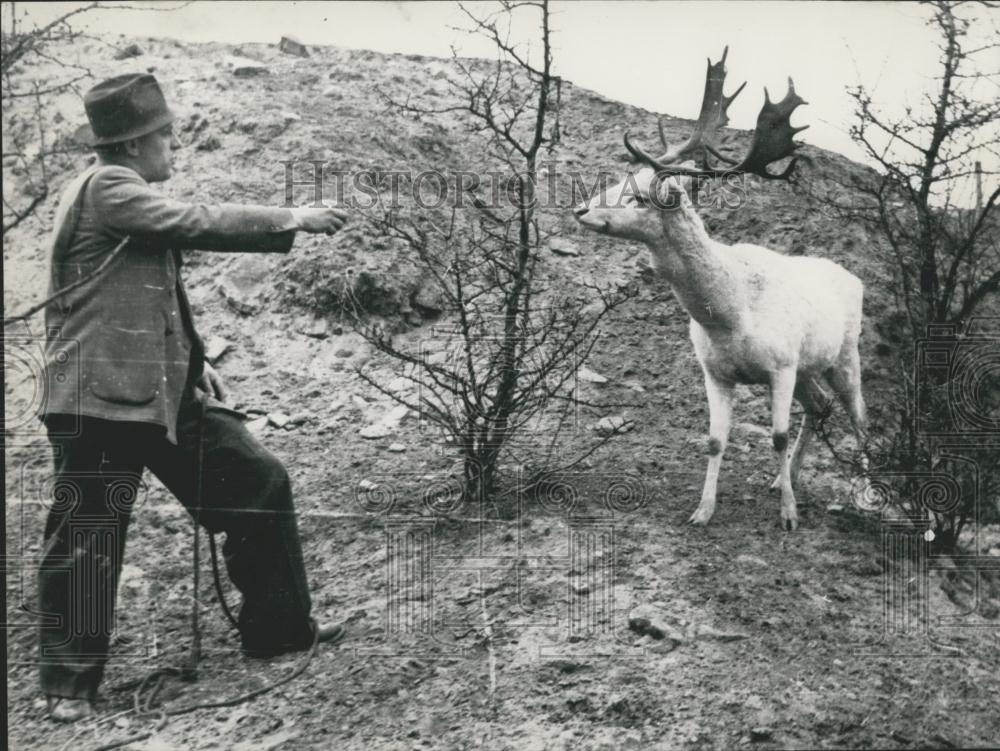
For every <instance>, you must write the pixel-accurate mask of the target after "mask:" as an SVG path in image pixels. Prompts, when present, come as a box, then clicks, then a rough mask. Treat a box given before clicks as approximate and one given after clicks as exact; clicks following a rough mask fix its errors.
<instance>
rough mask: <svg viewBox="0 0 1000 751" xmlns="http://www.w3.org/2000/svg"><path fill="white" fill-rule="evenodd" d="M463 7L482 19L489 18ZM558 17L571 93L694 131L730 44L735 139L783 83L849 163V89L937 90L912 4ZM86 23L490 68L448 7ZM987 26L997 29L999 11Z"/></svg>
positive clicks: (931, 49)
mask: <svg viewBox="0 0 1000 751" xmlns="http://www.w3.org/2000/svg"><path fill="white" fill-rule="evenodd" d="M76 5H79V4H74V3H39V4H34V3H32V4H23V3H18V4H17V9H18V10H17V12H18V15H19V16H20V14H21V13H26V14H27V16H28V20H29V22H44V21H45V20H46V19H51V18H53V17H56V16H57V15H59V14H60V13H61V12H65V11H66V10H67V9H69V8H72V7H75V6H76ZM129 5H130V6H131V7H133V8H135V7H143V6H154V5H155V7H158V8H168V7H171V6H173V5H176V4H174V3H157V4H153V3H144V2H141V0H140V1H139V2H136V0H132V1H131V2H129ZM4 6H8V7H5V8H4V11H5V14H7V15H9V13H10V8H9V4H8V3H4ZM468 7H469V8H470V9H471V10H472V11H473V12H476V13H480V14H482V13H485V12H488V11H489V10H490V9H492V7H493V6H492V4H489V3H477V2H473V3H470V4H469V5H468ZM552 13H553V24H552V25H553V31H554V35H553V47H554V65H555V69H556V72H557V73H558V74H559V75H561V76H563V77H564V78H566V79H568V80H569V81H571V82H573V83H574V84H576V85H578V86H583V87H585V88H588V89H592V90H594V91H597V92H599V93H600V94H602V95H604V96H607V97H610V98H612V99H617V100H620V101H623V102H626V103H628V104H632V105H636V106H640V107H643V108H645V109H648V110H651V111H654V112H661V113H665V114H670V115H675V116H678V117H687V118H691V119H694V118H695V117H697V114H698V107H699V104H700V99H701V93H702V88H703V86H704V72H705V70H704V69H705V59H706V57H709V56H710V57H711V58H712V59H713V60H716V59H718V57H719V55H720V54H721V52H722V49H723V47H724V46H726V45H729V57H728V60H727V65H728V69H729V76H728V79H727V80H728V82H729V87H728V89H727V93H728V91H729V90H732V89H734V88H735V87H736V86H737V85H738V84H739V83H741V82H742V81H744V80H746V81H747V82H748V85H747V88H746V90H744V92H743V93H742V94H741V95H740V96H739V98H738V99H737V100H736V102H735V103H734V104H733V105H732V107H731V108H730V111H729V114H730V124H731V125H732V126H733V127H737V128H746V129H749V128H752V127H753V125H754V122H755V119H756V116H757V112H758V111H759V109H760V106H761V104H762V102H763V92H762V87H764V86H766V87H768V90H769V91H770V93H771V96H772V99H775V100H776V99H779V98H780V97H781V96H783V95H784V91H785V86H786V80H787V78H788V76H791V77H793V78H794V80H795V87H796V90H797V91H798V93H799V94H800V95H801V96H802V97H803V98H805V99H806V100H807V101H808V102H809V105H808V106H805V107H801V108H799V109H798V110H797V111H796V113H795V115H794V116H793V124H796V125H800V124H809V125H810V129H809V130H807V131H805V132H804V133H802V134H801V135H800V136H799V138H800V139H801V140H804V141H806V142H808V143H812V144H814V145H817V146H820V147H823V148H826V149H830V150H832V151H836V152H839V153H842V154H845V155H846V156H848V157H850V158H852V159H856V160H861V159H862V154H861V152H860V150H859V149H858V148H857V147H856V146H855V145H854V144H853V143H852V142H851V139H850V137H849V135H848V128H849V126H850V124H851V121H852V117H851V113H852V103H851V100H850V99H849V98H848V97H847V94H846V90H847V88H848V87H850V86H854V85H857V84H859V83H860V84H864V85H865V86H866V87H867V88H868V89H869V91H871V92H872V94H873V98H874V100H875V101H876V102H878V103H879V104H880V105H881V107H882V109H883V111H885V112H886V113H889V114H890V115H901V114H902V113H903V112H905V108H906V107H907V106H910V105H918V104H919V103H920V102H921V100H922V98H923V97H924V96H925V95H926V94H927V93H929V92H931V91H933V90H934V89H935V88H936V85H937V82H936V81H935V80H934V76H935V75H936V73H937V60H936V58H937V51H936V48H935V46H934V42H935V36H934V34H933V32H932V31H931V30H930V29H928V28H927V27H926V25H925V19H926V17H927V9H926V8H924V7H922V6H920V5H918V4H916V3H906V2H867V3H841V2H822V3H821V2H794V3H793V2H777V1H775V2H602V1H599V0H594V1H592V2H558V1H555V2H553V3H552ZM85 18H86V22H85V23H86V27H87V29H88V30H89V31H91V32H95V33H99V32H104V33H122V34H126V35H132V36H157V37H173V38H177V39H181V40H184V41H191V42H201V41H220V42H234V43H235V42H247V41H253V42H270V43H275V42H277V41H278V39H279V38H280V37H281V36H282V35H293V36H295V37H297V38H299V39H300V40H302V41H303V42H305V43H306V44H331V45H336V46H339V47H348V48H357V49H372V50H378V51H381V52H401V53H409V54H421V55H431V56H437V57H448V56H450V55H451V49H452V47H453V46H454V47H455V48H457V51H458V52H459V53H460V54H463V55H468V56H477V57H493V56H494V54H493V50H492V46H491V44H490V43H489V42H488V41H486V40H483V39H480V38H478V37H476V36H474V35H470V34H468V33H465V32H463V31H461V30H459V29H456V28H454V27H462V28H468V21H467V19H466V17H465V16H464V14H463V13H462V11H461V9H460V8H459V7H458V5H457V4H456V3H452V2H421V3H416V2H367V3H365V2H337V3H333V2H240V3H235V2H194V3H191V4H190V5H187V6H185V7H181V8H180V9H178V10H173V11H171V12H160V11H154V10H107V11H102V12H100V13H93V14H87V15H86V16H85ZM523 18H524V22H523V23H521V24H519V25H516V26H515V27H514V29H513V37H514V38H515V39H523V40H532V42H533V43H534V44H533V49H535V50H537V49H538V48H539V47H538V43H537V33H536V29H535V28H534V25H535V23H534V22H529V19H530V14H525V15H524V16H523ZM987 20H988V22H989V23H988V26H989V28H991V29H995V28H996V27H997V25H998V20H1000V12H996V15H995V16H991V17H990V18H988V19H987ZM997 62H998V63H1000V60H998V61H997ZM996 68H1000V65H997V66H996ZM988 85H989V84H987V86H988ZM992 86H993V88H992V91H991V95H993V96H996V95H997V93H998V91H997V84H996V83H993V84H992ZM628 125H629V124H626V123H623V124H622V126H623V130H624V129H625V127H627V126H628ZM984 168H987V169H990V168H995V167H994V165H993V164H991V163H987V164H984Z"/></svg>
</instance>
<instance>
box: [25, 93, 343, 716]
mask: <svg viewBox="0 0 1000 751" xmlns="http://www.w3.org/2000/svg"><path fill="white" fill-rule="evenodd" d="M84 106H85V109H86V112H87V119H88V121H89V123H90V125H89V127H88V128H87V129H86V132H85V133H84V138H85V139H86V140H87V142H89V143H90V144H91V145H92V146H93V147H94V148H95V150H96V151H97V155H98V159H97V162H96V164H95V165H94V166H92V167H90V168H89V169H87V170H86V171H85V172H84V173H83V174H82V175H80V176H79V177H78V178H77V179H76V180H74V181H73V182H72V183H71V184H70V186H69V187H68V188H67V189H66V192H65V194H64V195H63V198H62V202H61V203H60V206H59V210H58V214H57V215H56V224H55V229H54V233H53V244H52V256H51V287H52V290H51V291H52V292H53V293H55V292H56V291H58V290H63V289H64V288H66V287H67V286H69V285H72V284H74V283H77V282H79V281H80V280H84V279H86V281H84V282H83V283H82V284H79V286H75V287H74V288H73V289H71V290H70V291H69V292H68V293H67V294H64V295H62V296H60V297H58V298H57V299H56V300H54V301H53V302H51V303H50V304H49V305H48V307H47V308H46V319H45V324H46V332H47V336H48V340H47V345H46V381H47V384H46V385H47V400H46V403H45V407H44V409H43V414H42V415H41V417H42V419H43V420H44V422H45V425H46V429H47V431H48V435H49V440H50V442H51V443H52V446H53V449H54V455H55V485H54V487H55V491H54V493H53V503H52V506H51V509H50V511H49V516H48V520H47V523H46V526H45V542H44V549H43V554H42V555H43V560H42V564H41V567H40V570H39V598H40V610H41V616H42V626H41V632H40V648H39V652H40V654H39V658H40V668H41V670H40V674H41V675H40V677H41V685H42V690H43V691H44V692H45V694H46V697H47V700H48V709H49V715H50V716H51V717H52V718H53V719H56V720H61V721H73V720H76V719H79V718H81V717H85V716H88V715H90V714H91V713H92V712H93V702H94V699H95V696H96V693H97V689H98V685H99V683H100V681H101V678H102V675H103V672H104V666H105V663H106V661H107V653H108V646H109V641H110V636H111V632H112V630H113V628H114V614H115V599H116V589H117V584H118V577H119V573H120V571H121V566H122V557H123V554H124V550H125V537H126V531H127V528H128V522H129V517H130V512H131V508H132V502H133V500H134V498H135V496H136V492H137V487H138V485H139V483H140V481H141V476H142V472H143V469H144V468H148V469H149V470H150V471H152V472H153V474H155V475H156V476H157V477H158V478H159V479H160V480H161V481H162V482H163V483H164V485H166V486H167V488H169V489H170V491H171V492H172V493H173V494H174V495H175V496H176V497H177V498H178V499H179V500H180V501H181V503H183V504H184V505H185V506H186V507H187V509H188V510H189V511H190V512H191V513H192V514H193V515H194V516H195V518H196V520H197V521H198V522H199V523H200V524H202V525H203V526H204V527H206V528H207V529H208V530H210V531H211V532H213V533H216V532H225V533H226V541H225V545H224V547H223V555H224V558H225V562H226V567H227V570H228V573H229V577H230V579H231V580H232V582H233V583H234V584H235V585H236V587H237V588H238V589H239V590H240V592H241V593H242V595H243V605H242V608H241V610H240V613H239V618H238V623H239V629H240V635H241V638H242V647H243V650H244V652H245V653H246V654H247V655H249V656H252V657H269V656H273V655H277V654H281V653H284V652H290V651H297V650H302V649H306V648H308V647H310V646H311V645H312V643H313V640H314V639H318V640H319V641H332V640H335V639H338V638H339V637H340V636H342V634H343V628H342V626H339V625H336V626H319V625H318V624H316V622H315V621H314V620H313V619H312V618H311V617H310V608H311V603H310V599H309V591H308V588H307V584H306V573H305V569H304V566H303V561H302V550H301V547H300V543H299V536H298V530H297V526H296V520H295V512H294V508H293V505H292V494H291V487H290V484H289V478H288V474H287V473H286V472H285V469H284V467H283V466H282V464H281V462H279V461H278V459H276V458H275V457H274V456H273V455H272V454H270V453H269V452H268V451H267V450H265V449H264V448H263V447H262V446H261V445H260V444H259V443H258V442H257V441H256V440H255V439H254V438H253V437H252V436H251V435H250V434H249V433H248V432H247V430H246V428H245V427H244V425H243V422H242V420H243V416H242V415H241V414H240V413H238V412H235V411H233V410H231V409H228V408H227V407H225V406H224V404H223V402H224V401H225V392H224V387H223V385H222V382H221V380H220V379H219V377H218V375H217V374H216V373H215V372H214V371H213V370H212V368H211V367H210V366H209V365H208V363H206V362H205V354H204V347H203V345H202V342H201V339H200V338H199V337H198V334H197V333H196V331H195V327H194V323H193V321H192V318H191V310H190V308H189V306H188V302H187V297H186V295H185V292H184V285H183V283H182V281H181V277H180V274H179V267H180V265H181V255H180V251H181V250H182V249H188V250H213V251H232V252H258V253H260V252H265V253H266V252H271V253H287V252H288V251H289V250H290V249H291V247H292V242H293V240H294V238H295V232H296V231H298V230H301V231H303V232H316V233H327V234H331V233H333V232H336V231H337V230H339V229H340V228H341V227H342V226H343V224H344V222H345V221H346V219H347V215H346V214H345V213H344V212H343V211H340V210H337V209H282V208H268V207H263V206H240V205H228V204H226V205H220V206H206V205H200V204H189V203H184V202H181V201H176V200H173V199H170V198H167V197H165V196H163V195H161V194H160V193H158V192H156V191H155V190H153V189H152V188H151V187H150V186H149V183H156V182H162V181H164V180H166V179H168V178H169V177H170V174H171V150H172V148H173V147H175V146H176V145H177V143H176V140H175V139H174V137H173V133H172V131H171V122H172V121H173V119H174V116H173V114H172V113H171V111H170V109H169V108H168V107H167V104H166V101H165V100H164V97H163V93H162V92H161V90H160V87H159V85H158V84H157V81H156V79H155V78H154V77H153V76H151V75H125V76H118V77H116V78H112V79H110V80H108V81H104V82H103V83H100V84H98V85H97V86H95V87H94V88H93V89H91V90H90V91H89V92H88V93H87V95H86V96H85V98H84ZM126 239H127V241H126V242H124V244H122V243H123V241H125V240H126ZM119 247H120V248H121V250H120V251H119V252H118V253H117V255H116V256H115V257H114V258H112V259H111V262H110V263H109V264H107V267H106V268H105V269H104V270H103V271H102V272H101V273H100V274H98V275H96V276H93V278H90V279H87V277H88V275H89V274H91V273H92V272H93V271H94V270H95V269H96V268H97V267H99V266H100V265H101V264H102V262H105V261H107V260H108V259H109V257H110V255H111V254H112V253H113V252H115V249H116V248H119Z"/></svg>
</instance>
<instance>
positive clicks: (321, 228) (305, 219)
mask: <svg viewBox="0 0 1000 751" xmlns="http://www.w3.org/2000/svg"><path fill="white" fill-rule="evenodd" d="M291 212H292V216H293V217H294V218H295V224H296V228H297V229H300V230H302V231H303V232H312V233H317V234H318V233H321V232H325V233H326V234H328V235H332V234H333V233H334V232H337V231H338V230H339V229H340V228H341V227H343V226H344V225H345V224H347V217H348V214H347V212H346V211H344V210H343V209H310V208H301V209H291Z"/></svg>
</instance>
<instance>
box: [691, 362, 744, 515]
mask: <svg viewBox="0 0 1000 751" xmlns="http://www.w3.org/2000/svg"><path fill="white" fill-rule="evenodd" d="M705 392H706V393H707V394H708V409H709V429H708V470H707V471H706V472H705V487H704V488H703V489H702V491H701V503H699V504H698V508H697V509H695V512H694V513H693V514H691V519H690V520H689V521H690V522H691V523H692V524H708V520H709V519H711V518H712V514H714V513H715V493H716V488H717V487H718V484H719V467H720V466H722V454H723V453H724V452H725V450H726V444H727V443H729V422H730V419H731V417H732V414H733V386H732V384H728V383H721V382H719V381H717V380H715V379H714V378H713V377H712V376H711V375H710V374H709V373H707V372H706V373H705Z"/></svg>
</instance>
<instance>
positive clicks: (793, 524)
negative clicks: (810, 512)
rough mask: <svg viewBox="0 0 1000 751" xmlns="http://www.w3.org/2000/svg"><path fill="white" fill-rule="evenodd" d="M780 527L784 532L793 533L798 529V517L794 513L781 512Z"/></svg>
mask: <svg viewBox="0 0 1000 751" xmlns="http://www.w3.org/2000/svg"><path fill="white" fill-rule="evenodd" d="M781 527H782V529H784V530H785V531H786V532H794V531H795V530H796V529H798V528H799V517H798V514H796V513H795V512H794V511H793V512H792V513H790V514H786V513H785V512H784V511H782V512H781Z"/></svg>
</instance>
